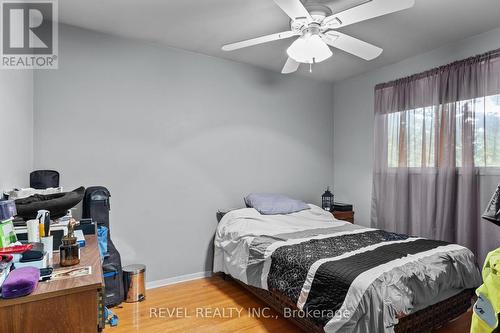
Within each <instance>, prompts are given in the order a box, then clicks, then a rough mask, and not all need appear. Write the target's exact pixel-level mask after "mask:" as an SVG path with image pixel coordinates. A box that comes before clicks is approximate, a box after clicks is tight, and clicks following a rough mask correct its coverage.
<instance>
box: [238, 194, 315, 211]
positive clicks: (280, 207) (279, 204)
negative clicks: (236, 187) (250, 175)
mask: <svg viewBox="0 0 500 333" xmlns="http://www.w3.org/2000/svg"><path fill="white" fill-rule="evenodd" d="M245 204H246V205H247V207H251V208H255V209H256V210H257V211H258V212H259V213H261V214H262V215H277V214H290V213H295V212H300V211H301V210H305V209H309V208H310V207H309V206H308V205H307V204H306V203H305V202H302V201H300V200H295V199H291V198H289V197H287V196H285V195H282V194H276V193H252V194H249V195H247V196H246V198H245Z"/></svg>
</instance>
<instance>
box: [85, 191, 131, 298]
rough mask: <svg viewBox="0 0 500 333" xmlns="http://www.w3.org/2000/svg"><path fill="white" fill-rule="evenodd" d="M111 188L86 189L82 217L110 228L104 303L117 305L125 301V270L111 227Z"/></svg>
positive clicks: (106, 256) (105, 257)
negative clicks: (112, 236)
mask: <svg viewBox="0 0 500 333" xmlns="http://www.w3.org/2000/svg"><path fill="white" fill-rule="evenodd" d="M110 197H111V194H110V193H109V190H108V189H107V188H105V187H103V186H92V187H89V188H87V189H86V190H85V195H84V197H83V209H82V218H91V219H92V220H93V221H95V222H96V223H97V226H98V227H99V226H104V227H106V228H108V237H107V239H108V253H107V254H105V255H104V261H103V264H102V268H103V273H104V274H103V275H104V303H105V305H106V306H109V307H110V306H116V305H118V304H120V303H121V302H123V300H124V294H125V291H124V289H123V271H122V263H121V257H120V253H119V252H118V250H117V249H116V247H115V245H114V244H113V241H112V240H111V233H110V227H109V211H110V209H111V205H110V202H109V198H110Z"/></svg>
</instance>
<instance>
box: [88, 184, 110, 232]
mask: <svg viewBox="0 0 500 333" xmlns="http://www.w3.org/2000/svg"><path fill="white" fill-rule="evenodd" d="M110 197H111V194H110V193H109V190H108V189H107V188H105V187H104V186H91V187H88V188H87V189H86V190H85V195H84V196H83V209H82V218H84V219H89V218H91V219H92V220H93V221H95V222H97V226H105V227H106V228H108V229H109V211H110V209H111V206H110V203H109V198H110ZM108 239H109V235H108Z"/></svg>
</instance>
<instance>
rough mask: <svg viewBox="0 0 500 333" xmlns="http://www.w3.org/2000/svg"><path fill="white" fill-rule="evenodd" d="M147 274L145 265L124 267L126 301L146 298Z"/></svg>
mask: <svg viewBox="0 0 500 333" xmlns="http://www.w3.org/2000/svg"><path fill="white" fill-rule="evenodd" d="M145 274H146V266H145V265H128V266H125V267H123V286H124V288H125V302H129V303H133V302H141V301H144V300H145V299H146V287H145V277H144V275H145Z"/></svg>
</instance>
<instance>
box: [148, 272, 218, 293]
mask: <svg viewBox="0 0 500 333" xmlns="http://www.w3.org/2000/svg"><path fill="white" fill-rule="evenodd" d="M210 276H212V271H205V272H198V273H193V274H186V275H180V276H174V277H171V278H168V279H163V280H155V281H149V282H146V289H153V288H159V287H163V286H168V285H170V284H175V283H179V282H186V281H191V280H197V279H202V278H206V277H210Z"/></svg>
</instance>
